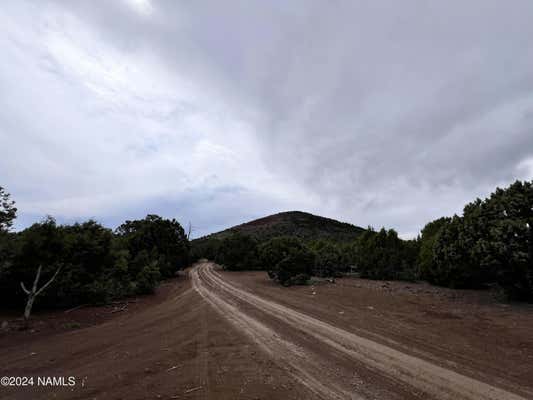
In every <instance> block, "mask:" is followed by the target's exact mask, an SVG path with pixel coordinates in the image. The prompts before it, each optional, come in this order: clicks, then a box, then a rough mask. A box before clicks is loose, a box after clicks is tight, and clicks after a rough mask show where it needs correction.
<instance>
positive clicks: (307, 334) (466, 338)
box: [0, 263, 533, 399]
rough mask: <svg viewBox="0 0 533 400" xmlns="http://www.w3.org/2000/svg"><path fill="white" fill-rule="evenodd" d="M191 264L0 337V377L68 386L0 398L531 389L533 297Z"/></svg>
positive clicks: (338, 395)
mask: <svg viewBox="0 0 533 400" xmlns="http://www.w3.org/2000/svg"><path fill="white" fill-rule="evenodd" d="M189 272H190V278H181V279H179V280H176V281H172V282H169V283H167V284H166V285H164V286H163V287H162V289H161V290H160V291H159V292H158V294H157V295H156V296H153V297H146V298H141V299H139V300H138V301H137V302H134V303H131V304H128V308H127V309H125V310H123V311H120V312H115V313H111V312H110V310H112V308H111V309H110V308H93V309H87V310H84V309H79V310H74V311H72V312H71V313H69V314H72V315H70V316H69V317H68V318H70V319H71V320H72V321H76V322H78V323H80V324H81V326H82V328H80V329H74V330H66V328H64V325H65V324H64V323H58V324H56V325H54V324H51V323H50V320H54V315H55V318H56V319H57V320H58V321H61V318H63V317H60V316H59V315H60V314H64V313H55V314H53V313H52V314H50V315H44V316H37V318H36V320H37V323H39V322H40V321H42V322H43V323H42V324H41V325H42V326H45V327H46V328H43V329H40V331H39V332H33V333H31V332H18V331H11V332H7V333H4V334H3V335H2V336H0V361H1V364H0V370H1V371H0V376H33V377H38V376H75V377H76V379H77V381H76V385H75V386H73V387H37V386H33V387H24V388H21V387H18V388H15V387H7V388H6V387H2V388H0V398H10V399H34V398H43V399H47V398H54V399H55V398H57V399H82V398H83V399H85V398H90V399H93V398H96V399H150V398H154V399H158V398H160V399H172V398H177V399H189V398H201V399H235V398H242V399H314V398H317V399H318V398H323V399H350V398H351V399H359V398H362V399H417V398H418V399H427V398H438V399H526V398H533V307H531V306H528V305H514V304H512V305H510V304H502V303H498V302H497V301H496V300H494V299H493V298H492V297H490V296H489V295H487V293H483V292H472V291H456V290H446V289H439V288H434V287H431V286H429V285H424V284H406V283H399V282H372V281H365V280H359V279H338V280H337V281H336V283H335V284H323V285H316V286H304V287H292V288H283V287H279V286H276V285H275V284H273V283H272V282H271V281H269V280H268V278H267V276H266V274H265V273H264V272H244V273H234V272H233V273H232V272H225V271H219V270H218V269H217V268H216V267H215V266H213V265H212V264H209V263H202V264H199V265H197V266H195V267H194V268H193V269H191V270H190V271H189ZM119 307H122V306H119ZM91 310H92V311H91ZM98 310H100V311H98ZM89 312H93V313H95V312H100V313H102V314H104V315H105V318H103V319H98V318H93V319H91V318H88V319H87V320H84V315H85V314H83V313H89ZM78 313H79V314H78ZM91 315H92V314H91ZM88 325H91V326H88ZM50 326H59V327H60V328H58V329H51V328H49V327H50Z"/></svg>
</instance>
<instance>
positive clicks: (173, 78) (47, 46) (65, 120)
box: [0, 0, 533, 238]
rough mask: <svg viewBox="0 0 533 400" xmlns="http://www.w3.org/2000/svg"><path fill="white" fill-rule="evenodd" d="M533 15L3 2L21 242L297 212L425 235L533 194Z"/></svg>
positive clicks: (487, 7) (520, 9) (476, 8)
mask: <svg viewBox="0 0 533 400" xmlns="http://www.w3.org/2000/svg"><path fill="white" fill-rule="evenodd" d="M532 17H533V2H532V1H531V0H513V1H511V2H504V1H501V0H470V1H468V2H465V1H462V0H461V1H459V0H448V1H441V2H433V1H423V0H404V1H401V2H398V1H394V0H389V1H381V0H373V1H359V0H350V1H339V0H332V1H316V2H315V1H311V0H305V1H299V0H292V1H290V2H287V1H283V0H273V1H259V0H257V1H253V0H249V1H248V0H246V1H237V0H231V1H228V2H220V1H214V0H210V1H204V0H198V1H170V0H169V1H155V0H153V1H150V0H113V1H104V0H94V1H93V0H90V1H89V0H87V1H82V0H73V1H47V0H40V1H34V2H25V1H21V0H12V1H10V0H6V1H4V2H2V7H1V8H0V54H1V62H0V186H3V187H4V188H5V189H6V190H7V191H8V192H10V193H11V195H12V198H13V199H14V200H15V201H16V203H17V207H18V209H19V213H18V219H17V222H16V229H22V228H24V227H26V226H29V225H30V224H32V223H34V222H36V221H39V220H41V219H42V218H43V217H44V216H46V215H52V216H54V217H55V218H56V219H57V220H58V221H59V222H61V223H71V222H74V221H83V220H87V219H89V218H94V219H96V220H97V221H99V222H101V223H103V224H104V225H106V226H108V227H111V228H114V227H116V226H117V225H119V224H120V223H121V222H123V221H124V220H126V219H135V218H142V217H144V216H145V215H146V214H148V213H152V214H159V215H162V216H164V217H167V218H176V219H178V221H180V222H181V223H182V224H183V225H184V226H186V225H188V224H189V223H191V224H192V227H193V236H196V237H198V236H201V235H204V234H206V233H209V232H215V231H218V230H220V229H223V228H226V227H229V226H232V225H235V224H238V223H242V222H244V221H247V220H251V219H254V218H258V217H261V216H265V215H268V214H271V213H275V212H280V211H288V210H302V211H307V212H311V213H314V214H318V215H323V216H327V217H331V218H336V219H339V220H341V221H346V222H350V223H353V224H356V225H359V226H363V227H366V226H368V225H371V226H374V227H376V228H380V227H382V226H385V227H387V228H394V229H396V230H397V231H398V232H399V233H400V234H401V236H402V237H405V238H408V237H414V236H415V235H416V234H417V233H418V232H419V230H420V229H421V228H422V227H423V226H424V224H425V223H427V222H429V221H430V220H432V219H435V218H438V217H440V216H444V215H453V214H454V213H459V214H460V213H461V211H462V208H463V206H464V205H465V204H466V203H467V202H470V201H472V200H474V199H475V198H476V197H486V196H487V195H489V194H490V193H491V192H492V191H493V190H494V189H495V188H496V187H497V186H500V187H503V186H507V185H508V184H510V183H511V182H513V181H514V180H516V179H522V180H530V179H533V23H532V22H531V21H532Z"/></svg>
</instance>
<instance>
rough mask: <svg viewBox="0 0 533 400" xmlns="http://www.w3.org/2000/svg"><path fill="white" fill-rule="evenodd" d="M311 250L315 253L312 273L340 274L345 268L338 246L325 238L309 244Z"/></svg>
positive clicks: (323, 275)
mask: <svg viewBox="0 0 533 400" xmlns="http://www.w3.org/2000/svg"><path fill="white" fill-rule="evenodd" d="M310 248H311V250H312V251H313V252H314V253H315V266H314V268H313V275H315V276H320V277H326V276H340V275H341V272H343V271H344V270H345V264H344V259H343V256H342V253H341V251H340V249H339V247H338V246H337V245H336V244H335V243H333V242H331V241H327V240H318V241H316V242H314V243H312V244H311V245H310Z"/></svg>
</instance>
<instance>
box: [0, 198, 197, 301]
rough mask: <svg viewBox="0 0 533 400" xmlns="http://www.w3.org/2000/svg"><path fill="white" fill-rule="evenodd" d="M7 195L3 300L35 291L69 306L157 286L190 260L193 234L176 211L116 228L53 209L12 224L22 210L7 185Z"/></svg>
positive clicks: (0, 233) (1, 210) (0, 235)
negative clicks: (64, 217)
mask: <svg viewBox="0 0 533 400" xmlns="http://www.w3.org/2000/svg"><path fill="white" fill-rule="evenodd" d="M0 199H1V201H2V203H1V204H0V299H1V301H2V305H3V306H4V307H8V308H17V309H18V308H20V307H22V306H23V305H24V304H26V305H28V303H29V302H31V303H33V300H34V298H33V299H32V296H33V297H35V295H36V294H38V304H39V305H40V306H43V307H61V308H66V307H72V306H77V305H82V304H104V303H107V302H110V301H111V300H114V299H117V298H121V297H124V296H130V295H137V294H147V293H152V292H153V291H154V289H155V288H156V286H157V285H158V283H159V281H160V280H161V279H164V278H168V277H171V276H173V275H174V274H175V272H176V271H177V270H179V269H181V268H184V267H186V266H187V265H188V264H189V249H190V244H189V238H188V237H187V235H186V233H185V232H184V229H183V228H182V226H181V225H180V224H179V222H177V221H176V220H174V219H172V220H169V219H164V218H161V217H159V216H157V215H147V216H146V218H144V219H140V220H133V221H125V222H124V223H123V224H121V225H120V226H119V227H118V228H117V229H116V230H114V231H113V230H111V229H108V228H106V227H104V226H102V225H101V224H99V223H98V222H96V221H93V220H89V221H86V222H82V223H74V224H70V225H68V224H65V225H63V224H58V223H57V222H56V221H55V220H54V219H53V218H52V217H47V218H45V219H44V220H43V221H40V222H38V223H35V224H33V225H31V226H30V227H28V228H26V229H24V230H22V231H20V232H11V230H10V227H11V226H12V224H13V220H14V219H15V217H16V212H17V210H16V207H15V204H14V202H13V201H12V200H10V199H9V195H8V194H7V193H6V192H5V190H4V189H2V188H0ZM50 280H52V281H53V282H51V281H50ZM47 284H48V285H50V286H49V287H45V285H47ZM34 288H35V290H33V289H34ZM41 288H44V289H46V290H43V291H41V292H39V290H40V289H41ZM32 292H33V294H32ZM30 309H31V304H30Z"/></svg>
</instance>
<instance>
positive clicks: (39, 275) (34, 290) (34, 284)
mask: <svg viewBox="0 0 533 400" xmlns="http://www.w3.org/2000/svg"><path fill="white" fill-rule="evenodd" d="M42 269H43V266H42V265H39V268H37V275H35V280H34V281H33V289H32V292H33V293H35V292H36V291H37V285H38V284H39V278H40V277H41V271H42Z"/></svg>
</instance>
